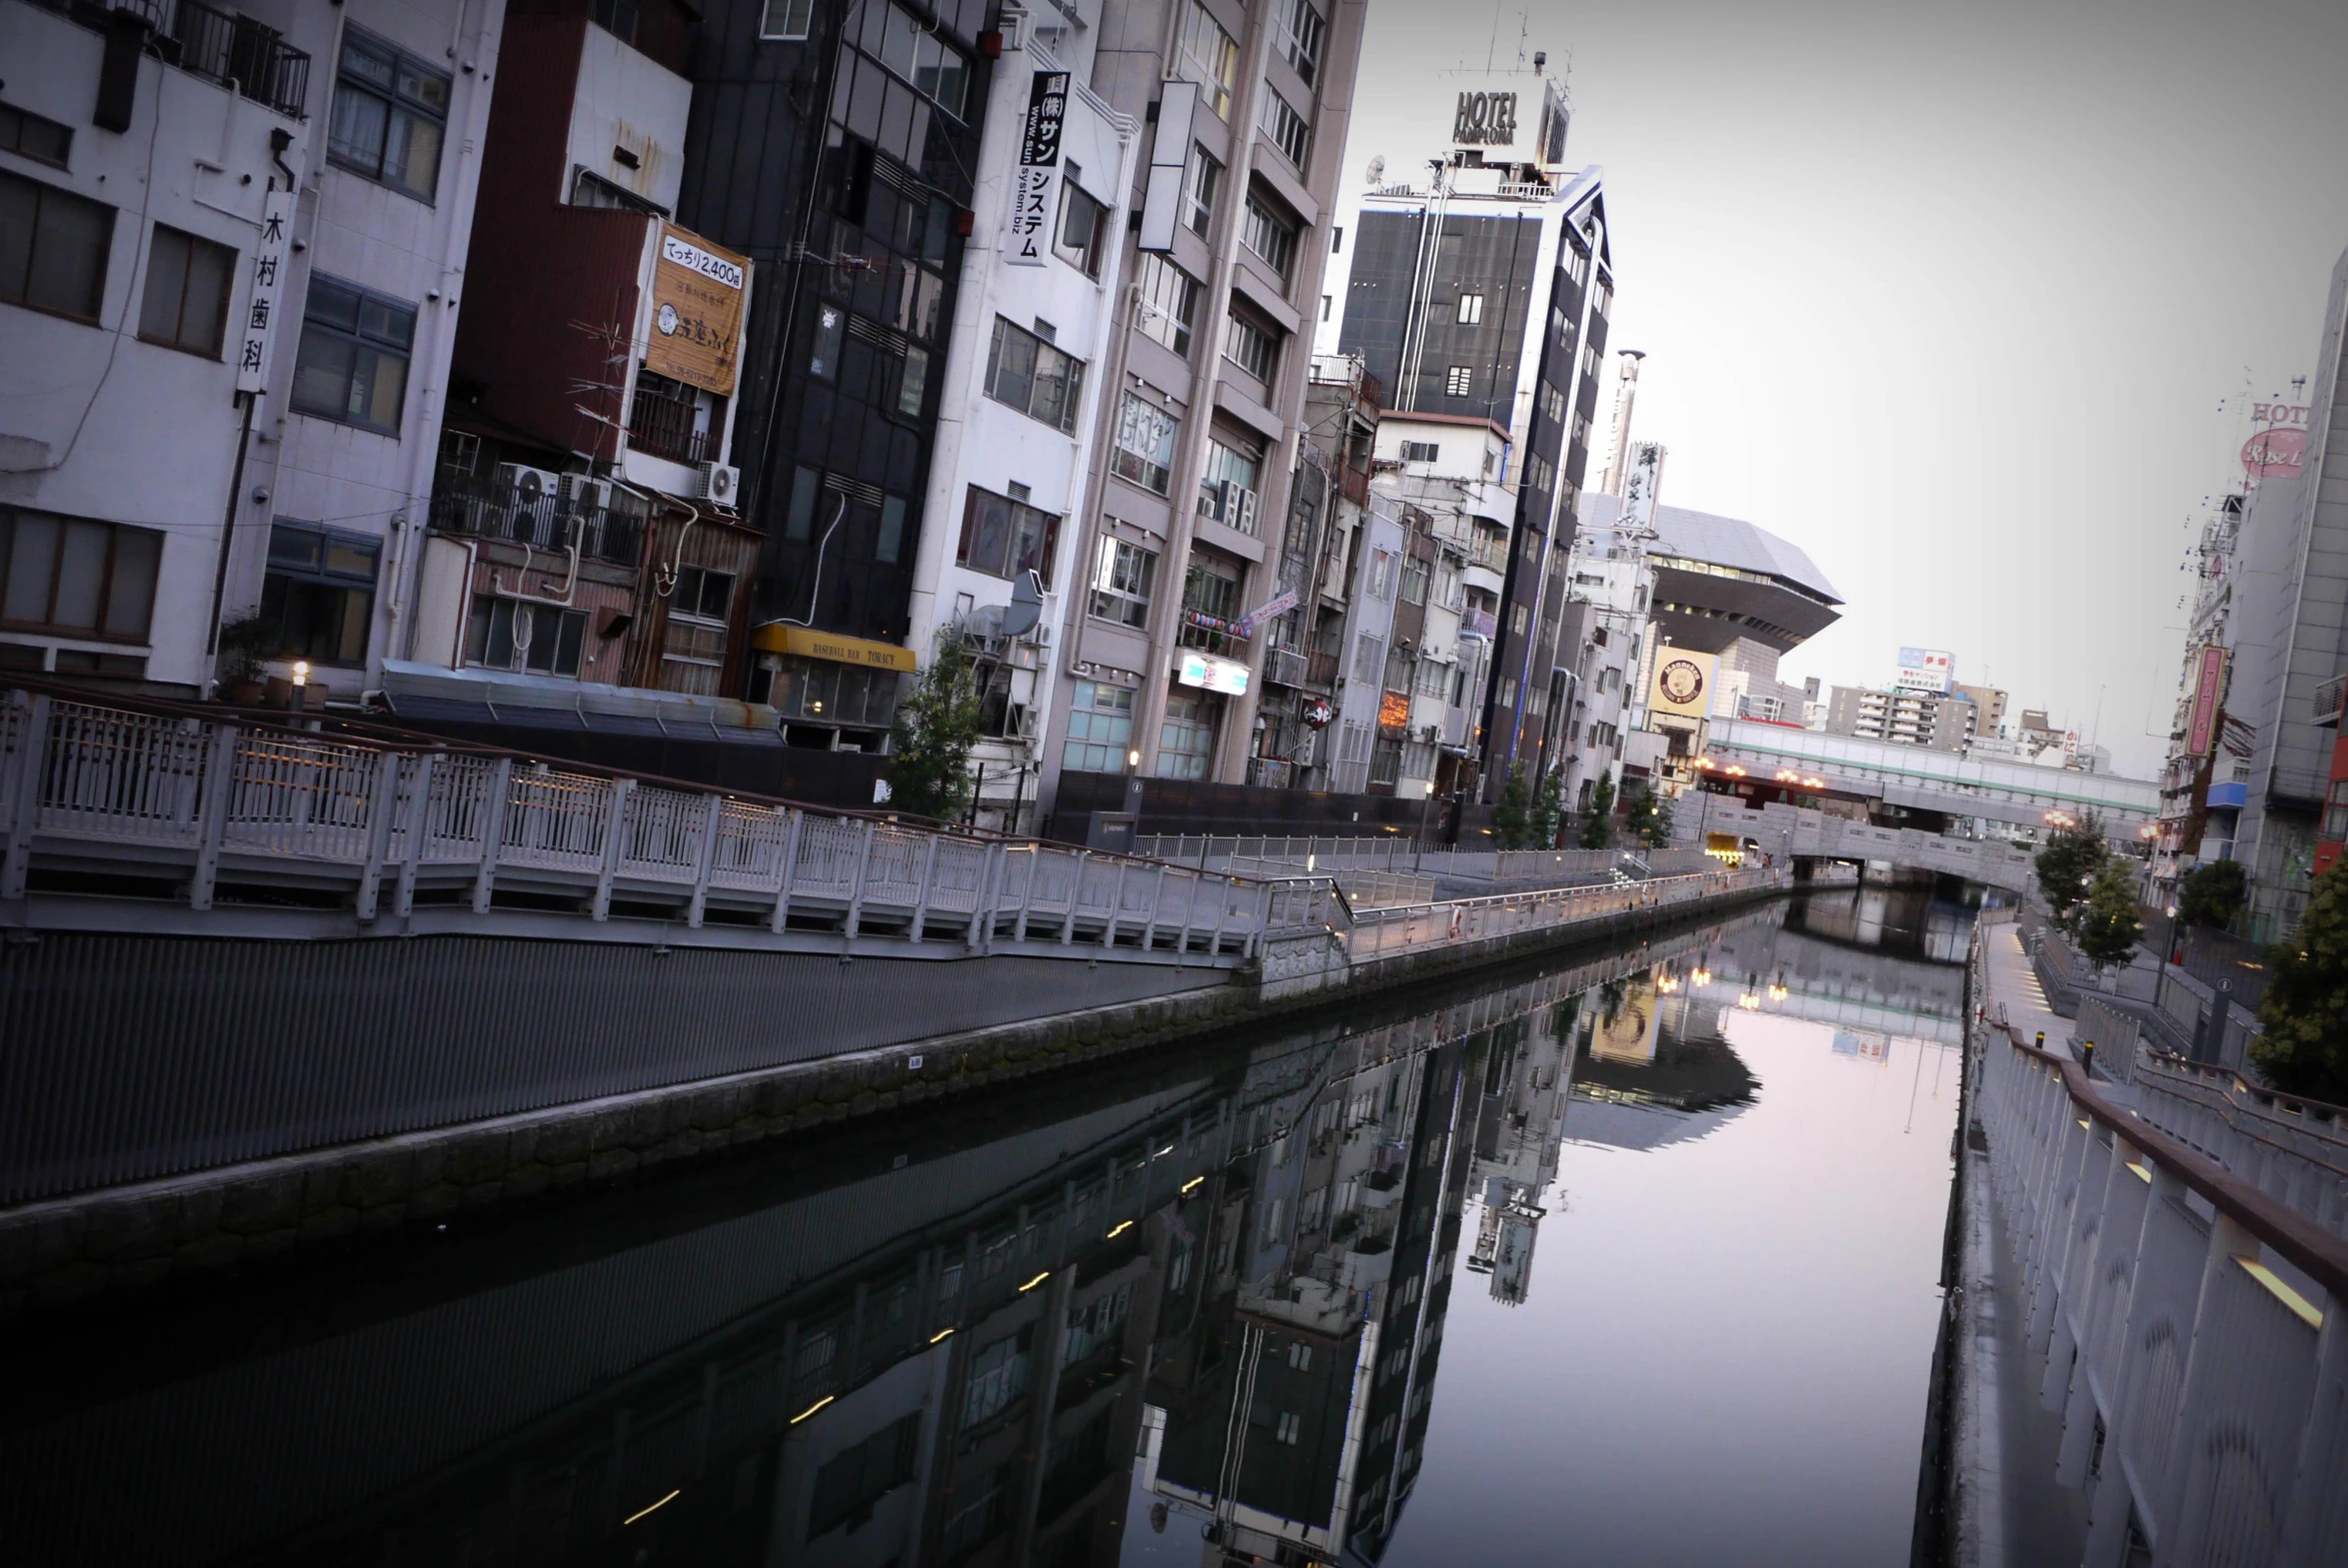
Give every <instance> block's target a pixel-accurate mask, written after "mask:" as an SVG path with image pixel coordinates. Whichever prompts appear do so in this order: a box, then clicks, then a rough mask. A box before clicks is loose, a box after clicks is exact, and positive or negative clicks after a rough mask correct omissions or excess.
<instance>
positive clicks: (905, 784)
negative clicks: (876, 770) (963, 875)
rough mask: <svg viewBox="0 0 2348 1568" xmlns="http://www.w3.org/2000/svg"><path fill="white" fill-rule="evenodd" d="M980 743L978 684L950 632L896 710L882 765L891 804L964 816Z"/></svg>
mask: <svg viewBox="0 0 2348 1568" xmlns="http://www.w3.org/2000/svg"><path fill="white" fill-rule="evenodd" d="M978 740H979V686H978V682H977V681H976V680H975V679H974V677H973V672H972V666H971V656H970V652H969V650H967V649H965V648H964V647H963V644H962V638H961V637H960V635H958V634H957V633H956V632H955V631H953V630H952V629H951V628H949V629H947V630H945V631H942V632H940V633H939V634H938V644H937V648H936V650H935V652H933V653H932V655H931V656H930V666H929V668H928V669H927V670H924V671H923V672H922V673H921V674H920V675H919V676H917V677H916V678H915V679H914V686H913V690H912V691H911V692H909V693H907V694H906V697H905V701H903V702H902V703H900V704H898V705H897V723H896V725H895V726H894V727H892V729H891V730H890V737H889V758H888V761H886V762H885V763H883V764H882V773H883V775H884V777H886V778H887V779H888V781H889V803H890V805H891V806H892V807H893V808H895V809H897V810H900V811H903V812H905V813H906V814H907V815H910V816H934V817H938V818H940V819H941V820H951V819H952V818H954V817H956V816H959V815H961V814H962V813H963V811H964V810H965V809H967V808H968V807H969V805H970V802H971V749H972V748H973V747H974V746H976V745H977V744H978Z"/></svg>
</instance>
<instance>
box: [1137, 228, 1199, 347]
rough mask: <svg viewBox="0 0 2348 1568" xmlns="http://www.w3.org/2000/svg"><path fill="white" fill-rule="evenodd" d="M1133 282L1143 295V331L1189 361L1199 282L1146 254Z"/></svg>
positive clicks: (1153, 252) (1163, 260)
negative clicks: (1191, 330) (1191, 329)
mask: <svg viewBox="0 0 2348 1568" xmlns="http://www.w3.org/2000/svg"><path fill="white" fill-rule="evenodd" d="M1134 281H1135V283H1136V285H1137V286H1138V287H1139V288H1140V289H1141V291H1142V331H1143V332H1144V333H1146V334H1147V335H1149V336H1150V337H1152V338H1155V339H1157V340H1158V341H1159V342H1160V343H1163V344H1165V345H1166V346H1167V347H1168V348H1170V349H1172V350H1174V352H1175V353H1176V354H1179V355H1181V356H1182V357H1183V358H1185V359H1186V358H1188V357H1189V353H1190V324H1191V322H1192V321H1193V320H1194V319H1195V318H1196V316H1197V313H1198V280H1197V279H1195V278H1193V277H1191V276H1190V275H1189V274H1188V273H1186V272H1184V271H1182V269H1181V268H1179V267H1176V266H1175V265H1174V263H1173V262H1170V261H1168V260H1167V259H1166V258H1165V257H1163V256H1161V255H1159V254H1158V252H1156V251H1144V252H1142V253H1141V262H1140V265H1139V268H1138V270H1137V272H1136V275H1135V280H1134Z"/></svg>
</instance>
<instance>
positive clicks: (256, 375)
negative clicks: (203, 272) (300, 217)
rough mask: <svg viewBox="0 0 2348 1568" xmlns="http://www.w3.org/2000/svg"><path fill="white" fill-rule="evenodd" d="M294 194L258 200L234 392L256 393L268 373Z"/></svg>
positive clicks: (274, 194) (281, 193) (291, 230)
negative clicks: (258, 228) (250, 286)
mask: <svg viewBox="0 0 2348 1568" xmlns="http://www.w3.org/2000/svg"><path fill="white" fill-rule="evenodd" d="M293 233H294V193H293V192H292V191H280V190H274V189H273V190H271V191H270V192H269V194H268V195H266V196H264V197H262V198H261V238H260V239H259V241H257V242H256V243H255V244H254V246H253V291H252V297H251V298H250V299H248V300H247V301H246V302H245V314H244V317H243V320H242V322H241V324H240V328H239V330H238V332H237V343H238V348H237V391H239V392H259V391H260V390H261V379H262V377H263V375H264V374H266V372H267V371H268V369H269V338H270V334H271V333H272V332H274V331H275V330H276V327H277V301H278V295H279V294H280V293H282V292H283V291H284V288H285V269H286V256H287V254H288V252H289V251H290V249H291V247H292V244H293Z"/></svg>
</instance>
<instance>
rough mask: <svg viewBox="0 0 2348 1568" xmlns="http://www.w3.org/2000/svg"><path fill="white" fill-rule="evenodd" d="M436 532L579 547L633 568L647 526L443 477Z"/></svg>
mask: <svg viewBox="0 0 2348 1568" xmlns="http://www.w3.org/2000/svg"><path fill="white" fill-rule="evenodd" d="M432 527H433V530H434V532H436V533H441V534H451V535H455V536H457V537H459V538H463V539H495V540H503V541H505V542H506V543H508V544H514V545H526V546H528V547H529V548H530V549H532V550H545V551H562V550H568V549H570V548H571V547H572V546H574V545H576V546H577V547H578V548H579V553H580V555H582V556H584V557H586V558H587V559H588V560H590V561H608V562H610V563H612V564H613V565H615V566H623V567H633V566H635V565H636V564H637V563H638V562H639V561H641V560H642V559H643V557H644V523H643V521H642V520H641V519H639V518H635V517H632V516H630V515H629V514H627V513H625V512H613V511H610V510H609V509H607V508H604V507H600V506H594V505H585V506H581V505H575V504H573V503H571V502H568V501H565V500H564V499H563V498H562V496H561V495H559V494H556V493H552V492H540V493H532V494H527V495H526V494H523V493H522V491H521V489H520V487H518V486H514V485H499V484H495V483H493V482H489V481H485V480H477V479H472V478H469V477H461V476H453V475H448V474H443V475H442V476H441V477H440V481H439V483H438V484H437V485H436V486H435V487H434V489H433V493H432Z"/></svg>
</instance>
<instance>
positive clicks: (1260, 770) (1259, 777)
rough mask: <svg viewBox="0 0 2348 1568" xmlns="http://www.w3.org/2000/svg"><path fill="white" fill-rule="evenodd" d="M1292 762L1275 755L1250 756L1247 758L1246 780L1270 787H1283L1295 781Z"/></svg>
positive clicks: (1295, 772) (1295, 768)
mask: <svg viewBox="0 0 2348 1568" xmlns="http://www.w3.org/2000/svg"><path fill="white" fill-rule="evenodd" d="M1297 772H1298V770H1297V767H1296V765H1295V764H1294V763H1292V762H1288V761H1286V760H1284V759H1282V758H1277V757H1250V758H1248V759H1247V782H1248V783H1249V784H1259V785H1261V786H1263V787H1265V788H1270V789H1285V788H1288V787H1290V786H1291V785H1292V784H1295V782H1296V775H1297Z"/></svg>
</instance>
